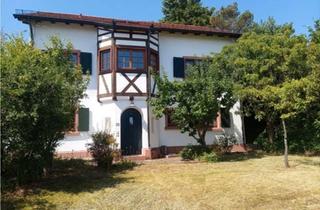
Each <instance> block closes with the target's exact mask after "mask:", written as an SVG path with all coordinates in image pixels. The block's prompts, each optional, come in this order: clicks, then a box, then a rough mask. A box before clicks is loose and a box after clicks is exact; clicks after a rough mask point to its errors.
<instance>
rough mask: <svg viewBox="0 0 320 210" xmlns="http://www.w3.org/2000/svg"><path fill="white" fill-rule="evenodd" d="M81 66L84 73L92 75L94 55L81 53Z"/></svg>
mask: <svg viewBox="0 0 320 210" xmlns="http://www.w3.org/2000/svg"><path fill="white" fill-rule="evenodd" d="M80 64H81V68H82V73H83V74H87V72H88V73H89V74H90V75H91V74H92V53H88V52H81V53H80Z"/></svg>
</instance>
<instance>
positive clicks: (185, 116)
mask: <svg viewBox="0 0 320 210" xmlns="http://www.w3.org/2000/svg"><path fill="white" fill-rule="evenodd" d="M155 80H156V82H157V88H158V92H157V97H155V98H152V99H151V101H150V104H151V106H152V109H153V113H154V114H155V116H156V117H157V118H160V117H162V116H163V115H164V114H165V113H166V111H167V110H168V109H173V110H174V111H173V112H172V119H173V121H174V122H175V123H176V124H177V127H178V128H179V129H180V130H181V132H182V133H185V132H187V133H188V134H189V136H192V137H193V138H194V139H195V140H196V141H197V143H199V144H200V145H202V146H205V145H206V141H205V136H206V133H207V131H208V129H209V127H210V126H211V125H212V123H213V120H214V119H216V117H217V114H218V112H219V110H220V108H221V107H226V108H230V106H232V105H233V104H234V99H233V98H232V87H233V86H232V83H231V81H230V80H229V79H228V78H226V77H225V76H224V75H223V74H222V73H221V72H220V70H219V69H216V68H215V66H214V65H213V63H212V62H211V61H210V62H209V61H203V62H200V63H199V64H197V65H194V66H192V67H189V68H188V69H187V72H186V78H185V79H184V80H182V81H169V80H168V78H167V76H166V75H164V76H163V77H161V76H159V75H155Z"/></svg>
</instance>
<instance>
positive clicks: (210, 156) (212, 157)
mask: <svg viewBox="0 0 320 210" xmlns="http://www.w3.org/2000/svg"><path fill="white" fill-rule="evenodd" d="M198 160H200V161H205V162H209V163H214V162H217V161H218V160H219V157H218V155H217V154H216V153H215V152H213V151H211V152H204V153H202V154H201V155H200V156H199V157H198Z"/></svg>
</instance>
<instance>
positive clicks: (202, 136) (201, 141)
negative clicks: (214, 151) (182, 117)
mask: <svg viewBox="0 0 320 210" xmlns="http://www.w3.org/2000/svg"><path fill="white" fill-rule="evenodd" d="M206 133H207V131H206V130H205V129H204V130H198V136H199V139H198V143H199V144H200V145H201V146H204V147H206V146H207V145H206Z"/></svg>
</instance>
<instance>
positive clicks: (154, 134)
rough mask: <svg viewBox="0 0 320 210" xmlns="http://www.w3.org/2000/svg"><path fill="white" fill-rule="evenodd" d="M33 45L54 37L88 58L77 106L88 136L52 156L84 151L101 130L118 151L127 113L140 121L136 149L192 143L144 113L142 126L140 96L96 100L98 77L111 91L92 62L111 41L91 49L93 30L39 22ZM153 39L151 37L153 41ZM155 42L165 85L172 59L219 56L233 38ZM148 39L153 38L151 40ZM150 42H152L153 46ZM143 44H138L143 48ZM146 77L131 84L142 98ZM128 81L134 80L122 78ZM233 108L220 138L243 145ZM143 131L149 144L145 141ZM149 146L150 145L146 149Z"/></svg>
mask: <svg viewBox="0 0 320 210" xmlns="http://www.w3.org/2000/svg"><path fill="white" fill-rule="evenodd" d="M32 28H33V40H34V43H35V46H36V47H38V48H42V49H43V48H44V47H45V43H48V41H49V39H50V37H51V36H53V35H56V36H59V37H60V38H61V40H63V41H64V42H65V43H66V42H71V43H72V45H73V47H74V49H76V50H80V51H84V52H90V53H92V74H91V76H90V83H89V86H88V88H87V90H86V95H87V97H86V98H84V99H83V100H82V101H81V105H83V106H84V107H87V108H89V110H90V114H89V116H90V118H89V131H88V132H80V133H79V134H78V135H66V136H65V139H63V140H62V141H61V143H60V146H59V147H58V148H57V151H58V152H77V151H85V150H86V149H87V148H86V144H87V143H90V142H91V137H90V135H91V134H92V133H94V132H97V131H101V130H109V131H110V132H111V133H112V134H114V136H115V137H116V139H117V142H119V145H121V144H120V143H121V142H120V141H121V132H120V131H121V114H122V113H123V111H125V110H126V109H128V108H134V109H136V110H138V111H139V113H140V114H141V117H142V148H157V147H160V146H184V145H187V144H190V143H195V140H194V139H193V138H191V137H189V136H188V135H187V134H181V133H180V131H179V130H167V129H165V119H164V118H161V119H160V120H157V119H155V118H154V117H153V116H152V113H151V112H150V118H149V125H148V111H147V110H148V109H147V102H146V96H140V97H134V100H133V101H130V100H129V97H128V96H123V97H121V96H118V97H117V100H113V99H112V97H105V98H100V100H98V97H97V91H98V93H100V94H107V90H106V89H105V88H104V87H103V86H102V85H98V83H100V84H101V83H103V81H102V79H103V78H102V77H104V80H105V81H106V84H107V86H108V89H109V90H111V88H112V87H111V84H112V77H111V74H104V75H100V76H99V75H97V72H98V70H97V66H98V65H97V61H98V50H99V49H98V48H103V47H108V46H110V45H112V43H113V40H110V39H109V38H110V37H109V36H110V35H108V34H107V35H104V36H102V37H99V40H100V41H101V40H104V39H105V40H106V41H102V42H100V43H99V44H97V40H98V38H97V35H98V33H99V32H97V28H96V27H94V26H90V25H83V26H81V25H79V24H64V23H54V24H52V23H50V22H39V23H32ZM118 36H119V37H126V38H128V37H127V35H126V34H125V33H123V34H118ZM144 36H145V35H140V34H134V35H133V37H136V38H141V39H142V38H145V37H144ZM155 36H156V35H155ZM157 38H158V39H159V41H158V44H159V49H158V50H159V51H158V52H159V64H160V65H159V66H160V73H161V72H163V71H165V72H166V74H167V75H168V77H169V78H170V79H174V78H173V57H185V56H197V57H200V56H206V55H210V54H211V53H214V52H219V51H220V50H221V49H222V47H223V46H225V45H227V44H230V43H232V42H233V41H234V40H233V38H230V37H229V38H228V37H218V36H206V35H193V34H182V33H167V32H160V33H159V35H158V37H157ZM151 39H153V38H151ZM153 41H154V42H156V41H157V40H153ZM116 42H117V43H116V44H119V45H120V44H121V45H130V46H141V42H137V41H134V40H133V41H130V40H117V41H116ZM143 45H144V44H142V46H143ZM150 48H152V49H156V48H157V46H156V45H153V44H151V45H150ZM146 76H147V75H146V74H142V75H141V76H140V77H139V78H138V79H137V80H136V82H135V84H137V86H138V87H139V89H140V90H141V91H142V92H143V93H144V92H147V85H146V80H147V78H146ZM116 77H117V86H116V90H117V92H120V91H121V90H123V89H124V88H125V87H126V86H127V84H128V81H127V79H126V78H125V77H124V76H123V75H122V74H121V73H116ZM128 77H129V78H130V79H131V80H132V79H133V78H134V77H135V75H134V74H132V75H130V74H128ZM127 92H128V93H137V91H136V89H134V88H133V87H132V86H131V87H130V88H129V89H128V90H127ZM239 106H240V104H239V103H236V104H235V105H234V106H233V108H232V109H231V110H230V112H231V113H232V116H231V128H228V129H224V131H225V132H227V133H231V134H234V135H235V136H236V137H237V138H238V143H240V144H242V143H243V136H242V120H241V117H240V115H238V114H236V112H237V111H238V110H239ZM148 129H149V133H150V138H149V139H148ZM221 133H222V132H221V131H219V132H213V131H210V132H208V133H207V143H208V144H213V143H214V142H215V139H216V135H219V134H221ZM149 141H150V144H149Z"/></svg>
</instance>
